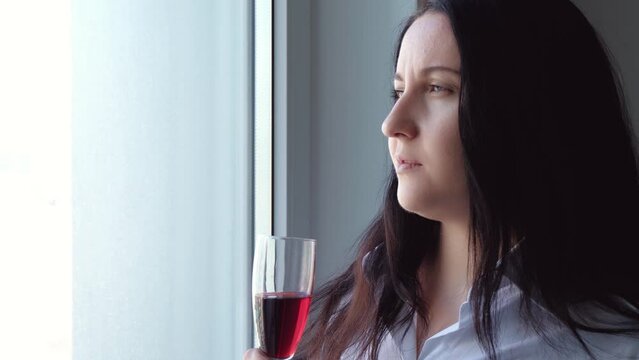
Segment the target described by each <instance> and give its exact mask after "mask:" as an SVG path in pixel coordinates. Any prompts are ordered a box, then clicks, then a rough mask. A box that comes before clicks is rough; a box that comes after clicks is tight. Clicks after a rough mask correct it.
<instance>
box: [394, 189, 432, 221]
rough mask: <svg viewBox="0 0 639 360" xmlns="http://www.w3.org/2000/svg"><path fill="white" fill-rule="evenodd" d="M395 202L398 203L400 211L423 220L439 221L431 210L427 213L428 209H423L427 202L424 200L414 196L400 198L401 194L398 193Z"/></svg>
mask: <svg viewBox="0 0 639 360" xmlns="http://www.w3.org/2000/svg"><path fill="white" fill-rule="evenodd" d="M397 202H398V203H399V206H401V207H402V209H404V210H406V211H407V212H409V213H411V214H415V215H419V216H421V217H423V218H425V219H429V220H433V221H440V220H439V219H438V216H436V215H435V214H434V213H433V211H432V209H430V211H429V209H427V208H425V206H424V204H427V203H428V201H426V200H424V199H420V198H419V197H416V196H402V194H401V193H400V192H398V193H397Z"/></svg>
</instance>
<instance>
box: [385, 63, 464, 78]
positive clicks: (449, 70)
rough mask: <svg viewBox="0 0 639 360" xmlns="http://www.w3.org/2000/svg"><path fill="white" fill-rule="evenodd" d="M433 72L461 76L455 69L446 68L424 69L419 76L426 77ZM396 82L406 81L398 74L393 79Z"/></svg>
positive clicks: (433, 67) (431, 67)
mask: <svg viewBox="0 0 639 360" xmlns="http://www.w3.org/2000/svg"><path fill="white" fill-rule="evenodd" d="M433 71H446V72H452V73H454V74H456V75H459V71H458V70H455V69H451V68H449V67H446V66H430V67H427V68H423V69H421V70H420V71H419V76H424V75H426V74H428V73H429V72H433ZM393 79H394V80H398V81H404V79H403V78H402V76H401V75H399V73H396V74H395V76H394V77H393Z"/></svg>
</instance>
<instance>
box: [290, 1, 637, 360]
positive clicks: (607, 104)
mask: <svg viewBox="0 0 639 360" xmlns="http://www.w3.org/2000/svg"><path fill="white" fill-rule="evenodd" d="M427 11H435V12H439V13H442V14H445V15H446V16H447V17H448V19H449V20H450V23H451V26H452V29H453V33H454V35H455V38H456V40H457V44H458V47H459V51H460V55H461V91H460V101H459V131H460V138H461V143H462V146H463V150H464V151H463V153H464V154H463V156H464V165H465V173H466V176H467V179H468V187H469V188H468V191H469V200H470V224H469V226H470V228H469V234H470V235H469V237H470V238H469V251H471V255H472V257H473V263H474V264H477V265H476V266H475V267H474V272H473V283H472V290H471V293H470V305H471V308H472V314H473V324H474V329H475V332H476V334H477V337H478V339H479V341H480V345H481V347H482V349H483V350H484V352H485V353H486V354H487V355H488V356H489V358H491V359H496V358H497V353H496V343H497V341H498V339H497V332H496V324H495V323H494V320H493V316H492V315H491V306H492V303H493V299H494V296H495V293H496V290H497V289H498V287H499V284H500V282H501V279H502V276H504V269H505V268H510V269H512V272H509V277H510V276H512V279H513V281H514V282H515V283H516V284H517V285H518V286H519V288H520V289H521V292H522V299H523V300H522V304H521V305H522V307H521V309H522V311H521V316H522V320H523V321H525V322H526V323H527V324H529V325H530V326H532V328H533V329H534V330H535V331H536V332H537V333H538V334H539V335H540V336H542V338H543V339H544V340H545V341H547V342H548V343H549V344H550V345H551V346H553V347H555V346H554V345H555V344H552V341H551V339H550V338H549V336H547V333H546V331H545V330H547V329H545V328H544V324H543V323H541V322H540V320H539V319H537V318H535V317H533V316H532V310H531V309H532V307H531V299H532V298H533V297H534V298H535V299H536V301H537V302H538V303H539V304H540V305H542V306H543V307H544V308H545V309H546V310H547V311H549V312H550V313H552V314H553V315H554V316H555V318H556V319H558V320H559V323H560V325H561V326H565V328H566V329H569V331H570V333H571V334H572V335H573V336H574V337H575V338H576V339H577V340H578V341H579V343H580V344H581V346H582V347H583V348H584V350H585V351H586V352H587V353H588V354H589V355H590V356H593V354H592V352H591V351H590V349H589V347H588V346H587V344H586V343H585V342H584V341H583V338H582V336H581V334H580V332H578V330H580V331H587V332H597V333H610V334H622V333H623V334H636V333H639V285H638V284H639V266H638V265H637V262H638V261H637V256H639V252H638V251H637V248H638V246H639V226H638V221H637V220H639V176H638V168H639V164H638V162H637V159H638V156H637V148H636V138H635V135H634V132H633V129H632V125H631V122H630V120H629V116H628V110H627V107H626V104H625V102H624V94H623V90H622V86H621V81H620V77H619V74H618V72H617V71H616V70H615V67H614V66H613V65H612V64H611V59H612V57H611V55H610V53H609V51H608V50H607V48H606V47H605V45H604V43H603V41H602V40H601V38H600V37H599V35H598V34H597V33H596V31H595V30H594V29H593V27H592V26H591V25H590V23H589V22H588V21H587V19H586V18H585V17H584V16H583V14H582V13H581V12H580V11H579V10H578V9H577V8H576V7H575V6H574V5H573V4H572V3H570V2H569V1H568V0H552V1H551V0H540V1H525V0H481V1H478V0H429V1H424V2H423V3H422V4H421V5H420V7H419V8H418V10H417V11H416V12H415V13H414V14H413V15H412V16H411V17H410V18H408V19H407V20H406V22H405V24H404V27H403V30H402V31H401V33H400V36H399V39H398V41H397V46H396V49H395V66H396V65H397V58H398V55H399V48H400V45H401V41H402V39H403V37H404V34H405V33H406V30H407V29H408V27H409V26H410V25H411V24H412V23H413V21H414V20H415V19H416V18H418V17H419V16H421V15H422V14H424V13H425V12H427ZM439 230H440V226H439V223H438V222H436V221H433V220H430V219H426V218H422V217H420V216H418V215H415V214H412V213H409V212H407V211H405V210H404V209H402V207H401V206H400V205H399V203H398V200H397V177H396V174H395V172H394V169H393V168H392V167H391V171H390V175H389V178H388V183H387V187H386V196H385V199H384V202H383V206H382V208H381V210H380V212H379V214H378V215H377V216H376V217H375V218H374V219H373V221H372V223H371V224H370V226H369V227H368V228H367V229H366V231H365V232H364V233H363V235H362V236H361V239H360V241H359V245H358V252H357V256H356V259H355V260H354V261H353V262H352V264H351V265H350V266H349V267H348V269H347V270H346V271H344V272H343V273H342V274H341V275H339V276H337V277H335V278H333V280H331V281H329V282H328V283H326V284H325V285H324V286H322V287H321V288H320V289H319V290H318V291H317V292H316V294H315V295H314V300H313V304H312V310H311V321H310V322H309V325H308V328H307V330H306V332H305V335H304V337H303V339H302V343H301V345H300V348H299V351H298V358H312V359H316V358H320V359H338V358H339V357H340V355H341V354H342V353H343V352H344V351H345V350H346V349H348V348H351V347H353V348H354V349H356V350H357V351H358V353H359V354H360V355H362V356H363V355H367V356H368V357H370V358H372V359H377V357H378V353H379V347H380V343H381V341H382V339H383V338H384V336H385V335H386V334H387V333H388V332H389V331H391V330H393V329H396V328H398V327H401V326H404V325H406V324H407V322H409V321H411V320H412V317H413V316H414V315H415V314H417V315H418V316H420V317H421V318H422V320H423V321H425V322H426V324H428V322H427V314H428V304H427V303H426V302H425V301H424V299H423V298H422V297H421V296H420V289H419V283H418V280H417V279H418V278H417V271H418V268H419V266H420V264H421V263H422V262H423V260H424V259H427V258H435V257H436V256H437V251H438V246H439ZM524 237H525V239H526V241H523V242H521V243H520V246H519V249H518V251H517V252H516V253H514V254H512V256H508V257H504V256H503V255H504V254H505V251H506V250H508V249H510V248H512V246H513V245H514V241H515V240H517V239H521V238H524ZM500 259H501V261H502V265H503V266H498V265H497V264H498V261H500ZM583 304H595V305H596V306H598V307H599V308H600V309H604V310H606V311H611V312H612V313H615V314H618V315H622V316H623V317H625V318H628V319H630V322H626V323H625V324H631V325H628V326H627V327H619V326H611V324H607V323H603V322H601V321H600V319H596V318H595V317H594V316H591V314H589V313H588V312H578V309H580V305H583ZM632 324H634V325H632Z"/></svg>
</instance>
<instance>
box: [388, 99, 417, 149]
mask: <svg viewBox="0 0 639 360" xmlns="http://www.w3.org/2000/svg"><path fill="white" fill-rule="evenodd" d="M406 96H407V95H404V96H402V97H401V98H400V99H398V100H397V101H396V102H395V105H394V106H393V108H392V109H391V111H390V113H388V116H386V119H384V122H382V133H383V134H384V136H386V137H388V138H392V137H406V138H409V139H412V138H414V137H415V136H416V135H417V125H416V124H415V118H414V114H411V112H410V108H409V104H408V102H407V101H406V100H408V99H406Z"/></svg>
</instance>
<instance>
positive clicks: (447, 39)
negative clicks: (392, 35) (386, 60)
mask: <svg viewBox="0 0 639 360" xmlns="http://www.w3.org/2000/svg"><path fill="white" fill-rule="evenodd" d="M460 62H461V60H460V56H459V49H458V48H457V41H456V40H455V36H454V34H453V30H452V28H451V26H450V22H449V21H448V17H446V15H444V14H441V13H437V12H426V13H425V14H423V15H422V16H420V17H419V18H417V19H416V20H415V21H414V22H413V24H411V26H410V27H409V28H408V30H407V31H406V34H405V35H404V38H403V39H402V43H401V47H400V50H399V57H398V59H397V72H398V73H401V74H406V75H407V76H410V73H412V72H415V73H416V72H417V71H419V70H420V69H421V68H424V67H428V66H446V67H450V68H453V69H456V70H459V68H460V65H461V64H460Z"/></svg>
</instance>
